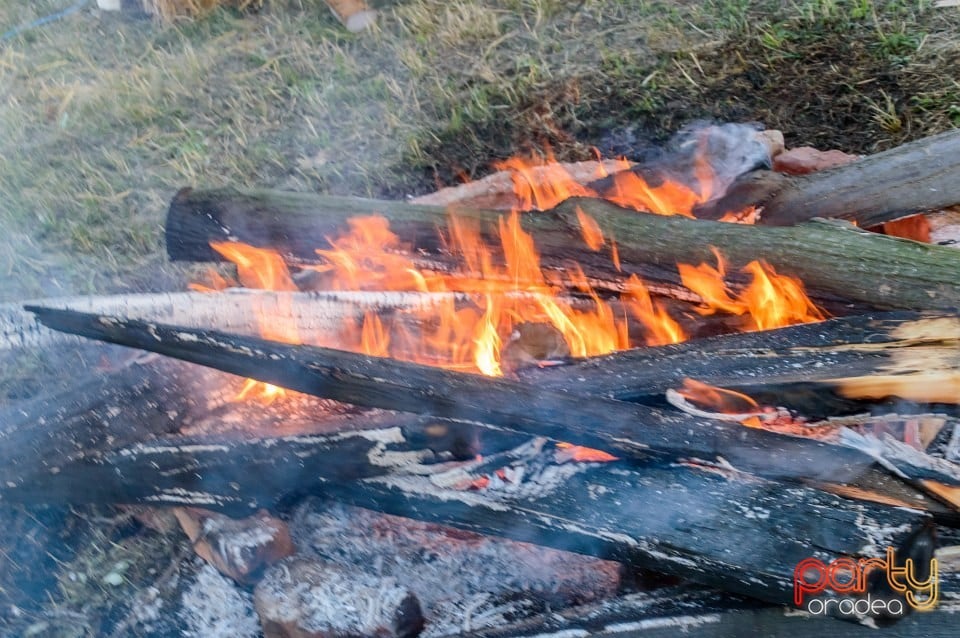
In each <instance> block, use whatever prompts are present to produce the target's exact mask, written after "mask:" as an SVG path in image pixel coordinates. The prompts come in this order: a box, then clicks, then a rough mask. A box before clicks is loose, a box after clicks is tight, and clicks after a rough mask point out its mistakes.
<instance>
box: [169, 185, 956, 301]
mask: <svg viewBox="0 0 960 638" xmlns="http://www.w3.org/2000/svg"><path fill="white" fill-rule="evenodd" d="M577 207H580V208H581V209H582V210H584V211H585V212H587V213H588V214H590V215H592V216H593V217H594V218H595V219H596V220H597V222H598V223H599V225H600V227H601V229H602V230H603V232H604V236H605V237H606V238H607V244H606V245H605V246H604V247H603V248H601V250H600V251H597V252H594V251H591V250H589V249H587V247H586V245H585V244H584V243H583V240H582V239H581V236H580V225H579V221H578V219H577V215H576V209H577ZM455 212H456V214H457V215H458V216H460V217H464V218H468V219H471V220H474V221H476V222H478V223H479V224H480V226H481V228H482V229H483V230H484V232H485V233H486V237H487V239H488V240H490V241H491V243H492V244H493V245H496V244H497V243H498V241H497V240H496V238H495V237H494V234H495V233H494V229H495V228H496V226H497V220H498V219H499V218H500V216H501V215H502V213H501V212H500V211H483V210H472V209H456V211H455ZM374 213H377V214H381V215H383V216H384V217H386V218H387V219H388V220H389V221H390V225H391V230H393V232H395V233H396V234H397V235H398V236H399V237H400V239H401V240H402V241H403V242H405V243H407V244H408V245H409V247H410V249H411V253H412V254H417V253H423V254H441V253H443V251H444V250H445V247H444V245H443V243H442V242H441V241H440V238H439V235H438V232H437V229H438V228H444V227H445V225H446V223H447V219H448V215H449V213H448V211H447V210H446V209H443V208H439V207H432V206H418V205H413V204H405V203H402V202H386V201H373V200H363V199H357V198H341V197H326V196H320V195H312V194H306V193H286V192H279V191H257V192H250V193H240V192H237V191H225V190H211V191H192V190H190V189H184V190H182V191H181V192H180V193H178V194H177V196H176V197H175V198H174V200H173V202H172V204H171V206H170V211H169V213H168V216H167V227H166V237H167V253H168V254H169V256H170V257H171V259H175V260H178V259H179V260H195V261H196V260H201V261H208V260H218V259H219V256H218V255H217V254H216V253H215V252H214V251H213V250H212V249H211V248H210V247H209V242H210V241H242V242H244V243H247V244H251V245H254V246H259V247H271V248H275V249H276V250H278V251H279V252H280V253H281V254H284V255H285V256H287V257H289V258H291V259H292V260H293V261H294V262H296V261H297V260H300V261H309V262H311V263H314V262H316V261H317V260H318V259H319V258H318V256H317V255H316V253H315V250H316V249H317V248H327V247H329V243H328V242H327V239H326V238H327V237H335V236H337V235H339V234H340V233H342V232H345V231H346V230H347V228H348V226H347V220H348V219H349V218H351V217H354V216H357V215H370V214H374ZM522 224H523V227H524V229H525V230H526V231H527V232H529V233H531V234H532V236H533V238H534V240H535V242H536V245H537V249H538V250H539V252H540V255H541V262H542V265H543V266H544V267H545V268H548V269H553V268H556V269H566V268H569V265H570V264H571V263H574V262H576V263H579V264H580V265H581V266H582V268H583V270H584V272H585V273H587V275H588V276H589V277H593V278H597V279H604V280H607V281H623V280H625V279H626V277H627V276H629V275H630V274H637V275H639V276H640V277H641V278H643V279H644V281H646V282H648V283H651V284H654V287H653V292H657V289H656V287H655V286H656V285H660V286H664V287H666V288H667V289H674V290H675V289H676V288H677V287H678V286H679V285H680V277H679V274H678V272H677V270H676V264H677V263H693V264H697V263H700V262H703V261H709V262H713V261H714V259H715V258H714V256H713V253H712V252H711V247H712V246H715V247H717V248H719V249H720V251H721V252H722V253H723V254H724V256H725V257H726V258H727V259H728V261H729V262H730V273H729V275H730V279H731V280H732V281H743V280H744V279H745V276H744V275H741V274H739V273H738V272H737V270H738V269H740V268H742V267H743V266H745V265H746V264H747V263H749V262H750V261H752V260H754V259H763V260H765V261H767V262H768V263H769V264H771V265H772V266H774V267H775V268H776V269H777V271H778V272H781V273H785V274H790V275H793V276H796V277H799V278H800V279H801V280H802V281H803V282H804V283H805V284H806V286H807V289H808V290H810V291H811V293H812V294H813V295H815V296H817V297H818V298H822V299H843V300H847V301H848V302H855V303H858V304H860V305H861V306H866V307H873V308H888V309H908V310H926V309H948V308H954V307H957V306H960V287H958V286H956V281H958V280H960V252H957V251H955V250H952V249H949V248H945V247H940V246H931V245H925V244H918V243H916V242H911V241H906V240H900V239H896V238H891V237H884V236H880V235H876V234H874V233H868V232H866V231H861V230H858V229H856V228H852V227H849V226H847V225H845V224H841V223H839V222H834V223H826V222H812V223H808V224H803V225H800V226H796V227H791V228H768V227H752V226H744V225H741V224H726V223H719V222H708V221H703V220H691V219H688V218H684V217H678V216H674V217H661V216H658V215H648V214H639V213H636V212H634V211H627V210H625V209H621V208H619V207H617V206H614V205H613V204H610V203H608V202H605V201H602V200H598V199H573V200H568V201H567V202H564V203H563V204H561V205H560V206H559V207H558V208H556V209H554V210H553V211H549V212H543V213H527V214H524V215H523V216H522ZM611 240H613V241H615V242H616V245H617V248H618V252H619V256H620V262H621V264H622V268H621V270H618V269H617V268H615V267H614V265H613V260H612V258H611V246H612V244H611ZM687 292H688V293H689V291H687Z"/></svg>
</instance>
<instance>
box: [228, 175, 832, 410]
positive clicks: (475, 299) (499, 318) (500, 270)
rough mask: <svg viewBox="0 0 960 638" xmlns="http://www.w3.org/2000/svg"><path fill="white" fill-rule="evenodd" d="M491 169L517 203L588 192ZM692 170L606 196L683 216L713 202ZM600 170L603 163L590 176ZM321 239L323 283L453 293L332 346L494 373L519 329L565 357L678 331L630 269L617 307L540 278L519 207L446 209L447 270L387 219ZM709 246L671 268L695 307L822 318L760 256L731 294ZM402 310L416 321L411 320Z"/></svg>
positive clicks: (269, 282)
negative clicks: (533, 330) (537, 332)
mask: <svg viewBox="0 0 960 638" xmlns="http://www.w3.org/2000/svg"><path fill="white" fill-rule="evenodd" d="M624 165H626V163H624ZM601 166H602V165H601ZM498 168H501V169H508V170H510V171H511V179H512V181H513V185H514V189H515V196H516V198H517V200H518V201H519V202H520V207H519V208H520V209H534V208H537V209H547V208H551V207H553V206H555V205H557V204H558V203H560V202H561V201H563V200H564V199H567V198H569V197H573V196H596V195H597V194H596V193H594V192H593V191H592V190H591V189H590V188H588V187H585V186H582V185H580V184H579V183H577V182H576V180H574V178H573V177H572V176H571V175H570V173H569V172H568V171H567V170H566V169H565V168H564V167H563V166H561V165H560V164H557V163H556V161H555V160H553V158H552V157H548V158H547V160H546V161H539V162H537V161H528V160H519V159H512V160H507V161H505V162H503V163H501V164H499V165H498ZM694 174H695V177H696V178H697V179H698V180H699V185H698V186H697V188H696V189H694V188H691V187H688V186H685V185H683V184H681V183H679V182H673V181H670V180H665V181H663V183H661V184H659V185H658V186H650V185H648V184H646V182H644V181H643V180H642V179H641V178H640V176H639V175H637V174H636V173H634V172H629V171H627V172H623V171H621V172H618V173H615V174H614V175H613V177H612V178H611V181H612V183H613V187H612V188H611V189H610V192H608V193H605V194H604V196H605V197H606V198H607V199H611V200H612V201H614V202H616V203H619V204H621V205H625V206H630V207H633V208H637V209H640V210H648V211H650V212H654V213H658V214H680V215H687V216H691V215H692V211H693V209H694V207H695V206H696V205H697V204H699V203H702V202H704V201H706V200H707V199H709V198H710V197H711V195H712V189H713V178H714V176H713V172H712V170H711V169H710V167H709V165H708V164H707V163H706V161H705V160H704V159H703V158H702V157H698V159H697V163H696V165H695V166H694ZM602 176H603V170H602V168H601V169H600V170H598V172H597V177H602ZM576 213H577V217H578V220H579V222H580V226H581V230H582V233H583V238H584V241H585V242H586V243H587V245H588V246H589V247H590V248H591V249H592V250H599V249H600V248H602V247H603V246H604V244H605V243H606V242H609V244H610V251H611V259H612V260H613V262H614V265H615V266H616V268H617V270H618V271H620V270H621V264H620V256H619V251H618V248H617V244H616V242H615V240H614V238H613V237H609V238H605V237H604V236H603V232H602V230H601V228H600V226H599V224H598V223H597V221H596V220H595V219H594V218H592V217H591V216H589V215H588V214H586V213H585V212H584V211H583V210H581V209H580V208H579V207H578V208H577V209H576ZM328 241H329V247H328V248H325V249H318V250H317V251H316V252H317V255H318V256H319V257H320V258H321V260H322V264H320V265H317V266H313V268H314V270H316V271H317V273H318V274H319V279H320V280H321V287H324V288H329V289H333V290H356V291H363V290H371V291H417V292H428V293H438V292H444V293H459V295H457V296H454V295H449V296H447V297H444V298H443V300H442V301H439V302H437V303H436V304H435V305H434V306H432V307H430V308H429V309H425V310H417V311H408V312H407V313H397V315H396V316H394V317H391V318H390V319H389V320H385V319H384V318H382V317H380V316H377V315H376V314H373V313H367V314H366V315H365V316H364V317H363V319H362V321H357V322H346V324H345V325H344V326H342V327H341V332H342V334H341V335H340V338H339V340H338V341H337V347H340V348H344V349H347V350H354V351H358V352H363V353H366V354H369V355H372V356H381V357H385V356H392V357H396V358H398V359H406V360H411V361H416V362H419V363H425V364H429V365H439V366H444V367H448V368H454V369H459V370H465V371H472V372H479V373H481V374H485V375H490V376H499V375H502V374H503V369H502V366H501V351H502V349H503V348H504V346H505V345H506V344H507V343H508V342H510V335H512V334H514V333H515V330H516V328H517V326H519V325H522V324H530V323H535V324H537V323H538V324H547V325H550V326H552V329H553V330H555V331H556V332H557V333H559V335H560V336H561V337H562V339H563V342H564V344H565V345H566V347H567V351H564V356H565V355H566V354H567V353H569V354H570V355H572V356H575V357H588V356H596V355H601V354H606V353H609V352H613V351H615V350H622V349H625V348H628V347H630V346H631V342H630V336H629V331H628V328H629V321H628V315H629V316H630V317H632V318H633V319H635V320H636V321H638V322H640V323H641V324H642V325H643V326H644V328H645V335H644V337H643V341H644V342H645V343H646V344H648V345H662V344H670V343H676V342H679V341H683V340H684V339H686V338H687V337H686V335H685V334H684V332H683V330H682V329H681V327H680V325H679V324H678V323H677V322H676V321H675V320H674V319H673V318H672V317H671V316H670V315H669V313H668V312H667V311H666V310H665V308H664V307H663V306H662V305H661V304H659V303H658V302H656V301H655V300H654V299H653V298H652V296H651V295H650V292H649V290H648V289H647V288H646V286H645V285H644V284H643V282H642V281H641V280H640V279H639V278H637V277H636V276H631V277H630V278H629V279H628V280H627V281H626V282H624V292H623V294H622V295H621V298H620V303H621V304H622V306H623V309H622V311H615V310H614V306H613V305H611V303H610V302H608V301H606V300H604V299H601V297H600V295H599V294H598V293H597V292H596V291H595V290H594V288H593V287H592V285H591V283H590V281H589V280H588V278H587V277H586V276H585V275H584V273H583V272H582V270H581V269H580V268H579V266H577V267H575V268H573V269H571V270H570V271H568V272H566V273H563V274H560V275H557V274H555V273H554V272H553V271H551V272H550V276H549V277H548V276H547V273H545V271H544V270H543V269H542V268H541V265H540V256H539V254H538V252H537V248H536V246H535V243H534V240H533V237H532V236H531V235H530V234H529V233H528V232H526V231H525V230H524V228H523V224H522V223H521V216H520V214H519V210H515V211H513V212H512V213H510V214H508V215H505V216H503V217H501V218H500V219H499V220H498V223H497V225H496V228H494V229H490V228H481V227H480V225H479V223H478V222H477V221H476V220H474V219H471V218H467V217H458V216H455V215H452V216H451V217H450V219H449V222H448V225H447V228H446V230H445V231H444V232H442V234H441V241H442V242H443V245H444V247H445V249H446V251H447V253H448V254H449V255H450V256H452V257H453V258H454V259H455V260H456V263H457V265H456V267H455V269H454V272H450V273H446V272H444V273H441V272H432V271H429V270H425V269H423V268H421V267H419V266H418V265H417V263H416V262H414V261H413V258H412V257H411V256H410V252H411V251H410V246H408V245H406V244H404V243H403V242H401V240H400V238H399V237H397V235H396V234H394V233H393V232H392V231H391V230H390V225H389V222H388V221H387V219H386V218H384V217H382V216H379V215H369V216H362V217H354V218H352V219H350V220H349V228H348V230H347V232H345V233H343V234H342V235H340V236H338V237H332V238H328ZM211 245H212V246H213V248H214V249H215V250H217V251H218V252H219V253H220V254H222V255H223V256H224V257H226V258H227V259H229V260H230V261H233V262H234V263H235V264H237V269H238V276H239V279H240V281H241V283H242V284H243V285H245V286H247V287H252V288H266V289H272V290H280V291H294V290H296V285H295V283H294V281H293V278H292V277H291V275H290V273H289V271H288V270H287V267H286V265H285V264H284V261H283V258H282V257H281V256H280V255H279V254H278V253H276V252H275V251H270V250H263V249H257V248H253V247H250V246H245V245H243V244H239V243H233V242H216V243H213V244H211ZM714 252H715V254H716V256H717V266H716V267H713V266H710V265H707V264H701V265H700V266H697V267H694V266H690V265H686V264H681V265H679V269H680V273H681V277H682V279H683V282H684V285H686V286H687V287H688V288H690V289H691V290H693V291H694V292H696V293H698V294H699V295H700V296H701V298H702V299H703V302H704V307H703V308H701V309H700V312H702V313H704V314H709V313H713V312H718V311H722V312H727V313H731V314H734V315H745V316H747V317H749V320H750V324H749V325H750V327H752V328H758V329H763V328H769V327H775V326H779V325H788V324H790V323H797V322H800V321H813V320H819V319H822V318H823V313H822V311H820V310H819V309H818V308H816V306H814V305H813V304H812V303H811V302H810V301H809V299H807V297H806V295H805V294H804V292H803V287H802V285H801V284H800V282H798V281H796V280H795V279H792V278H790V277H785V276H780V275H777V273H776V272H774V271H773V269H772V268H770V267H769V266H766V265H765V264H763V263H762V262H751V264H749V265H748V266H747V267H746V268H745V271H746V272H748V273H750V274H751V275H752V277H753V282H752V283H751V284H750V285H749V286H748V287H747V288H745V289H744V290H742V291H740V292H739V293H734V292H733V291H731V289H730V288H729V287H728V286H727V284H726V283H725V282H724V277H725V271H726V265H725V264H724V262H723V259H722V258H721V256H720V254H719V252H717V251H716V250H715V249H714ZM567 289H575V290H576V291H578V292H579V293H580V295H581V297H582V298H581V299H580V300H579V301H577V302H574V301H571V300H570V299H568V298H565V297H563V296H561V292H562V291H563V290H567ZM411 314H413V315H414V316H413V319H414V321H409V318H410V315H411ZM291 316H292V314H291ZM412 325H415V326H416V327H415V328H412V327H411V326H412ZM260 331H261V334H262V335H263V336H264V337H265V338H268V339H273V340H278V341H285V342H288V343H300V337H299V335H298V334H297V331H296V329H295V325H294V324H293V322H292V319H291V321H289V322H286V321H278V320H277V318H275V317H271V319H270V322H269V323H268V322H266V321H263V322H261V325H260ZM260 385H261V386H264V388H262V391H263V392H265V393H266V395H265V398H264V400H267V398H269V397H270V396H272V395H273V394H274V390H279V389H273V390H271V389H269V388H268V387H267V386H266V384H260ZM253 389H254V388H248V387H245V388H244V390H243V391H241V398H242V397H246V396H249V395H252V392H253ZM281 392H282V391H281Z"/></svg>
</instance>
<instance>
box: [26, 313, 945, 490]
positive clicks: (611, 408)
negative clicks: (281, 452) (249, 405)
mask: <svg viewBox="0 0 960 638" xmlns="http://www.w3.org/2000/svg"><path fill="white" fill-rule="evenodd" d="M29 310H31V311H32V312H36V313H37V316H38V318H39V319H40V321H41V322H43V323H44V325H47V326H49V327H51V328H54V329H58V330H63V331H66V332H71V333H74V334H80V335H83V336H87V337H91V338H95V339H100V340H103V341H108V342H111V343H118V344H120V345H127V346H132V347H138V348H144V349H147V350H151V351H154V352H158V353H160V354H165V355H168V356H172V357H175V358H179V359H183V360H186V361H191V362H194V363H200V364H201V365H206V366H209V367H213V368H216V369H219V370H223V371H226V372H231V373H233V374H238V375H242V376H247V377H251V378H255V379H258V380H261V381H266V382H268V383H273V384H275V385H280V386H283V387H287V388H290V389H293V390H297V391H299V392H304V393H306V394H311V395H314V396H322V397H326V398H331V399H335V400H337V401H343V402H345V403H351V404H354V405H359V406H367V407H379V408H384V409H390V410H399V411H406V412H412V413H416V414H423V415H430V416H435V417H439V418H449V419H455V420H464V421H476V422H481V423H488V424H491V425H495V426H500V427H504V428H508V429H511V430H516V431H520V432H523V433H526V434H531V435H537V436H544V437H548V438H552V439H554V440H558V441H570V442H573V443H577V444H582V445H587V446H590V447H597V448H602V449H609V450H613V451H615V453H616V454H619V455H624V456H627V457H631V458H641V459H642V458H645V457H646V456H648V455H650V454H664V455H668V456H673V457H675V456H683V457H696V458H705V459H714V458H717V457H723V458H724V459H726V460H727V461H729V462H731V463H733V465H734V466H736V467H738V468H739V469H742V470H745V471H749V472H754V473H757V474H758V475H763V476H767V477H772V478H792V479H813V480H824V481H835V482H845V481H852V480H854V479H855V478H856V477H858V476H861V475H862V474H863V473H864V471H865V470H866V469H867V468H869V467H871V466H873V464H874V461H875V459H874V457H872V456H871V455H870V453H868V452H865V451H861V450H859V449H854V448H853V447H846V446H837V445H831V444H826V443H821V442H817V441H814V440H811V439H808V438H799V437H785V436H780V435H777V434H774V433H772V432H767V431H765V430H761V429H754V428H744V427H743V426H741V425H740V424H738V423H729V422H723V421H717V420H712V419H702V418H695V417H691V416H689V415H686V414H682V413H677V412H674V411H665V410H659V409H656V408H651V407H647V406H643V405H638V404H631V403H626V402H622V401H614V400H610V399H604V398H599V397H590V396H582V395H571V394H568V393H564V392H558V391H548V390H542V389H540V388H537V387H534V386H530V385H527V384H523V383H519V382H514V381H509V380H505V379H491V378H486V377H482V376H478V375H472V374H465V373H458V372H453V371H449V370H442V369H439V368H433V367H429V366H422V365H418V364H413V363H408V362H402V361H394V360H391V359H384V358H378V357H370V356H366V355H361V354H354V353H349V352H342V351H338V350H331V349H327V348H320V347H315V346H291V345H287V344H280V343H276V342H271V341H266V340H263V339H258V338H253V337H241V336H234V335H228V334H224V333H219V332H215V331H199V330H190V329H186V328H179V327H175V326H164V325H161V324H153V323H146V322H140V321H133V320H121V319H117V318H111V317H101V316H97V315H91V314H87V313H80V312H75V311H69V310H55V309H45V308H38V307H30V308H29ZM934 473H935V474H936V476H937V479H938V480H940V481H941V482H943V483H945V484H947V485H953V484H955V483H957V478H956V477H955V476H953V474H952V473H950V472H936V471H935V472H934ZM926 476H927V478H930V476H929V475H926Z"/></svg>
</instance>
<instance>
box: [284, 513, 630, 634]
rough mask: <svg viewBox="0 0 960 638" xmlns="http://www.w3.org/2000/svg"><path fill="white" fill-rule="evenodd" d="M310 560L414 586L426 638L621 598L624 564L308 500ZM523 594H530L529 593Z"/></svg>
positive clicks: (304, 548)
mask: <svg viewBox="0 0 960 638" xmlns="http://www.w3.org/2000/svg"><path fill="white" fill-rule="evenodd" d="M290 530H291V534H292V535H293V538H294V540H295V542H296V544H297V547H298V548H299V549H300V552H301V554H302V555H308V554H313V555H316V556H319V557H322V558H323V559H324V560H326V561H329V562H331V563H333V564H335V565H339V566H342V567H344V568H346V569H349V570H354V571H363V570H367V571H369V572H371V573H373V574H374V575H376V576H379V577H383V578H397V579H399V580H401V582H403V583H404V584H406V585H407V586H408V587H409V588H410V590H411V591H412V592H413V593H414V594H415V595H416V596H417V598H418V599H419V600H420V603H421V605H422V606H423V612H424V616H425V618H426V620H427V629H426V632H425V634H424V635H425V636H437V635H442V634H445V633H451V632H454V631H461V630H462V629H463V627H464V625H465V624H466V625H467V626H469V627H471V629H473V630H476V629H478V628H480V627H485V626H496V625H498V624H502V623H503V622H506V621H508V620H509V619H510V618H517V617H521V616H524V615H527V613H528V611H529V606H528V605H527V603H526V602H524V598H531V597H532V598H533V599H535V600H537V601H539V604H552V605H569V604H576V603H582V602H588V601H592V600H597V599H602V598H606V597H609V596H613V595H614V594H615V593H616V590H617V587H618V585H619V570H620V567H619V565H618V564H617V563H613V562H610V561H603V560H599V559H596V558H592V557H587V556H582V555H579V554H573V553H569V552H563V551H559V550H554V549H548V548H544V547H540V546H536V545H531V544H528V543H519V542H514V541H509V540H505V539H501V538H495V537H490V536H483V535H480V534H474V533H471V532H465V531H460V530H456V529H453V528H449V527H445V526H442V525H436V524H430V523H422V522H418V521H413V520H410V519H406V518H400V517H395V516H389V515H385V514H379V513H376V512H371V511H368V510H364V509H361V508H355V507H349V506H345V505H340V504H325V503H323V502H321V501H319V500H317V499H308V500H307V501H305V502H304V503H303V504H302V505H301V507H300V508H299V509H298V510H297V512H296V513H295V515H294V517H293V521H292V522H291V525H290ZM521 594H522V595H521Z"/></svg>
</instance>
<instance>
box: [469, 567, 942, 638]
mask: <svg viewBox="0 0 960 638" xmlns="http://www.w3.org/2000/svg"><path fill="white" fill-rule="evenodd" d="M948 578H950V580H949V581H948V586H947V590H948V591H954V590H956V589H957V579H956V578H955V577H953V576H951V577H948ZM956 612H957V605H956V604H955V603H953V602H945V603H941V605H940V606H939V607H938V608H937V609H936V610H934V611H933V612H930V613H924V614H912V615H910V616H908V617H907V618H905V619H904V620H901V621H900V622H898V623H896V624H894V625H892V626H889V627H884V628H883V631H882V633H880V634H878V630H877V629H876V628H874V627H870V626H868V625H864V624H860V623H853V622H849V621H845V620H841V619H838V618H830V617H827V618H822V617H815V616H812V615H808V614H797V613H789V611H787V610H785V609H784V608H783V607H782V606H774V605H766V604H762V603H758V602H756V601H751V600H745V599H742V598H739V597H734V596H730V595H729V594H724V593H721V592H718V591H716V590H714V589H707V588H704V587H700V586H695V585H681V586H676V587H665V588H660V589H655V590H653V591H650V592H637V593H631V594H627V595H625V596H621V597H619V598H615V599H613V600H609V601H604V602H601V603H593V604H589V605H583V606H581V607H573V608H570V609H560V610H551V611H550V612H549V613H546V614H543V615H542V616H536V617H534V618H530V619H524V620H521V621H517V622H514V623H511V624H508V625H505V626H501V627H496V628H490V629H483V630H480V631H476V632H474V633H471V634H469V635H470V636H471V637H472V638H542V637H544V636H564V635H567V636H578V637H582V638H591V637H596V638H601V637H602V638H675V636H677V635H681V636H683V635H694V636H697V638H730V637H731V636H790V637H791V638H823V637H824V636H850V637H851V638H876V636H878V635H882V636H884V638H915V637H916V636H929V637H930V638H952V637H953V636H954V635H955V634H956V624H955V614H956ZM563 632H569V633H563Z"/></svg>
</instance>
